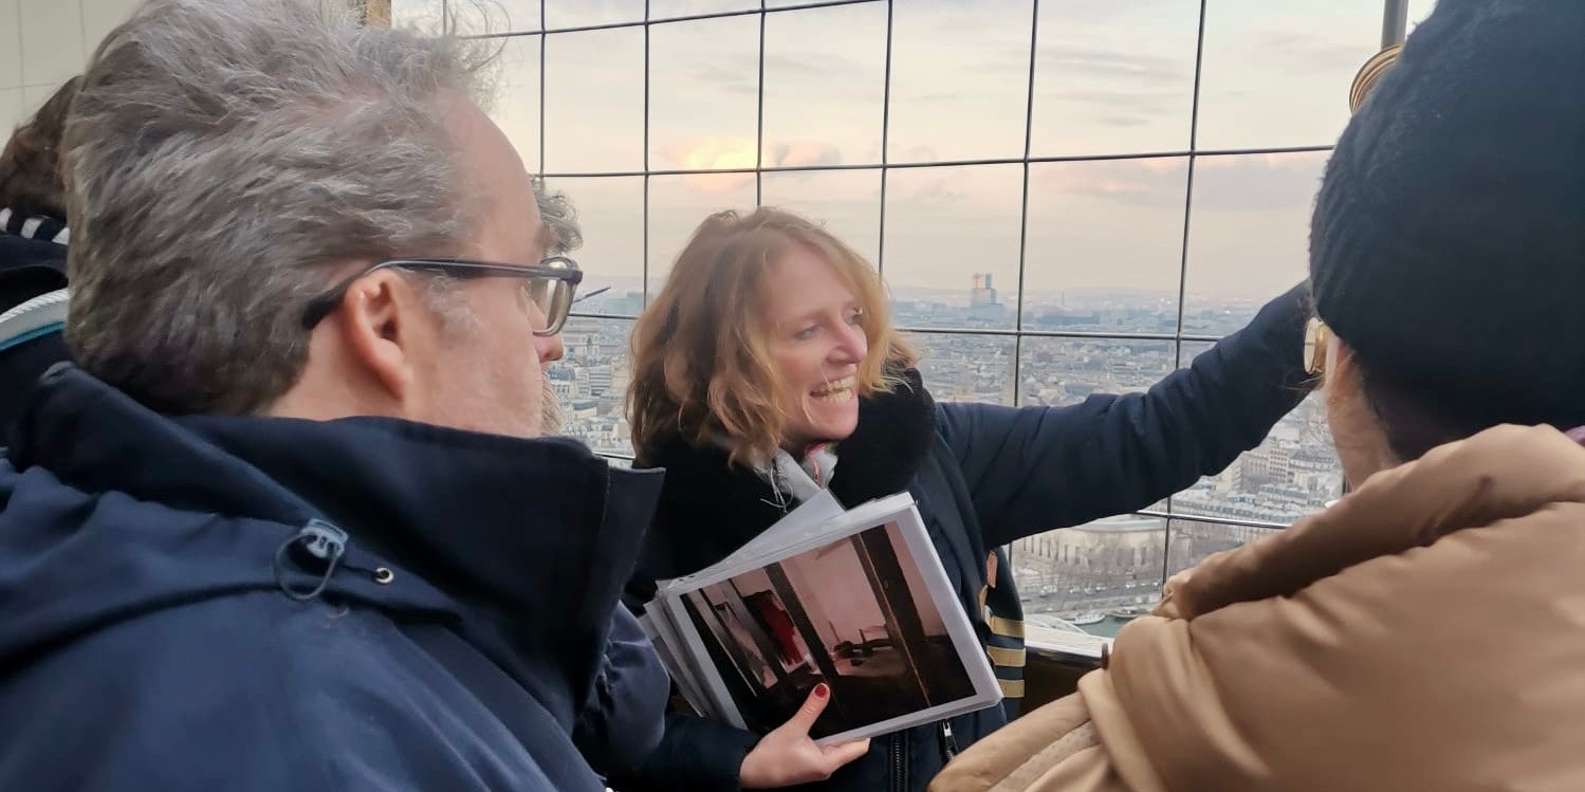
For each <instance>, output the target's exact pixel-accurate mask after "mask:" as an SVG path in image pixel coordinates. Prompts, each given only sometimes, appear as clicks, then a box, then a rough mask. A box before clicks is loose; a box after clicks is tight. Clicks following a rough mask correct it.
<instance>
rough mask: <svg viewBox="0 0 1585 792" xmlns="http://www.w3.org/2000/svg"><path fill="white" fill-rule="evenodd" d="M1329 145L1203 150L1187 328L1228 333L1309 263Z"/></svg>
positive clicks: (1197, 169)
mask: <svg viewBox="0 0 1585 792" xmlns="http://www.w3.org/2000/svg"><path fill="white" fill-rule="evenodd" d="M1328 156H1330V153H1329V152H1325V151H1320V152H1308V153H1300V154H1248V155H1239V156H1218V157H1200V158H1198V159H1197V160H1196V161H1195V163H1194V199H1193V201H1194V202H1193V206H1192V209H1191V217H1190V221H1189V254H1188V264H1187V266H1188V273H1187V280H1186V288H1187V290H1188V293H1187V294H1186V295H1185V296H1184V315H1183V330H1184V332H1186V333H1191V334H1199V333H1204V334H1209V335H1224V334H1226V333H1231V332H1233V331H1234V330H1237V329H1238V328H1240V327H1243V326H1244V325H1245V324H1247V323H1248V322H1249V320H1250V319H1252V318H1254V316H1255V312H1256V311H1258V310H1259V309H1260V307H1261V306H1262V305H1264V304H1265V303H1266V301H1268V300H1270V299H1271V298H1273V297H1276V296H1277V295H1278V294H1281V293H1282V292H1285V291H1287V290H1288V289H1290V288H1292V287H1293V285H1294V284H1296V283H1298V282H1299V281H1301V280H1304V278H1305V277H1306V276H1307V275H1308V274H1309V271H1310V263H1309V262H1310V242H1309V240H1310V213H1311V209H1312V207H1313V206H1314V204H1315V193H1316V191H1317V190H1318V189H1320V186H1321V172H1322V170H1323V169H1324V168H1325V166H1326V158H1327V157H1328Z"/></svg>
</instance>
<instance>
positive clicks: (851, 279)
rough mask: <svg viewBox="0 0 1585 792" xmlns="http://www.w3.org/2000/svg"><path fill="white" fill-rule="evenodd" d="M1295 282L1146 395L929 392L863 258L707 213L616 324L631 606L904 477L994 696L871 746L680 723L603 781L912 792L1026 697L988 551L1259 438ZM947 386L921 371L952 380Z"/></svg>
mask: <svg viewBox="0 0 1585 792" xmlns="http://www.w3.org/2000/svg"><path fill="white" fill-rule="evenodd" d="M724 176H726V174H711V177H712V178H723V177H724ZM682 178H691V177H686V176H685V177H682ZM1301 296H1302V290H1294V291H1293V292H1291V293H1289V294H1288V295H1286V296H1284V297H1282V298H1279V299H1278V300H1276V301H1275V302H1273V303H1272V305H1271V306H1270V307H1268V308H1267V309H1266V310H1264V311H1262V312H1261V314H1260V316H1259V317H1258V318H1257V319H1256V320H1255V322H1254V323H1253V325H1252V326H1251V327H1250V328H1248V329H1246V330H1244V331H1242V332H1240V333H1235V334H1234V335H1232V336H1230V337H1229V338H1228V339H1226V340H1224V341H1222V342H1221V343H1219V344H1217V345H1216V346H1215V347H1214V349H1213V351H1214V354H1212V353H1207V354H1206V355H1202V356H1201V358H1200V359H1197V360H1196V361H1195V363H1194V364H1193V365H1192V366H1191V367H1190V368H1189V369H1187V370H1182V371H1179V372H1177V373H1174V374H1168V375H1166V377H1165V378H1164V379H1163V380H1162V381H1161V382H1158V383H1156V384H1155V385H1154V386H1152V387H1151V388H1150V389H1149V392H1148V393H1143V394H1131V395H1126V396H1109V395H1104V394H1092V395H1090V397H1089V398H1088V399H1087V400H1085V401H1084V402H1083V403H1082V404H1076V405H1067V406H1050V407H1046V406H1027V407H1024V408H1021V409H1019V408H1012V407H1005V406H1002V405H999V404H985V403H970V402H957V403H937V402H936V401H935V400H934V399H933V398H932V395H931V392H930V391H928V390H927V389H926V388H925V382H924V380H923V378H922V377H921V374H920V372H919V370H917V368H916V367H915V366H916V357H917V355H916V354H915V352H914V349H913V348H912V346H911V345H909V344H908V343H906V342H905V341H904V340H903V339H902V338H901V337H900V334H899V333H898V331H896V330H895V329H894V328H893V326H892V323H891V316H890V311H889V308H890V306H889V304H888V300H887V294H886V289H885V287H884V286H883V285H882V283H881V279H880V276H879V274H878V273H877V272H876V270H875V269H874V268H873V267H872V266H870V264H869V262H867V261H866V260H864V258H862V257H861V256H859V255H857V254H856V253H854V252H853V249H852V248H851V247H849V246H848V245H847V244H845V243H844V242H842V241H841V240H839V239H837V238H836V237H834V236H833V235H832V234H831V233H830V232H828V231H826V230H825V229H824V228H822V227H821V226H819V225H817V224H815V223H813V222H811V221H809V220H805V219H803V218H801V217H798V216H797V215H794V214H792V213H790V212H787V211H784V210H780V209H771V208H764V207H762V208H760V209H758V210H755V211H754V212H752V213H748V214H738V213H736V212H720V213H717V214H714V215H711V216H710V217H709V218H707V219H706V220H705V221H704V223H703V224H701V225H700V226H699V227H698V229H697V230H695V231H694V233H693V236H692V238H691V239H690V240H689V241H688V243H687V245H686V246H684V248H683V250H682V253H681V254H680V255H679V256H678V257H677V260H676V264H675V266H674V267H673V268H672V270H671V272H670V274H669V275H668V276H667V278H666V285H665V288H664V289H662V290H661V292H660V294H659V295H658V296H657V297H656V298H655V299H654V300H653V301H652V302H651V303H650V305H649V307H648V308H647V309H646V310H645V311H644V314H643V315H642V316H641V317H640V318H639V320H638V323H637V326H636V328H635V331H634V334H633V356H632V361H633V362H632V365H633V370H634V377H633V382H632V385H631V387H630V389H629V392H628V399H629V401H628V414H629V420H630V422H631V424H632V428H633V441H634V442H633V446H634V452H635V454H636V460H635V464H634V466H635V467H638V468H664V469H665V471H666V478H665V484H664V487H663V489H662V493H661V498H660V505H659V508H658V510H657V512H656V518H655V521H654V523H653V526H652V528H651V530H650V533H649V535H648V536H647V537H646V539H645V546H644V548H643V550H642V552H641V554H640V561H639V565H638V570H637V572H636V573H635V576H634V579H633V581H632V582H631V584H630V585H629V592H630V594H631V595H632V598H631V600H630V604H632V605H635V606H637V605H642V604H643V603H644V602H647V601H648V600H649V599H650V598H651V597H652V596H653V595H654V593H655V590H656V589H655V581H657V580H664V579H669V578H675V577H678V576H681V575H686V574H691V573H694V572H697V571H699V570H700V569H703V568H705V567H708V566H710V565H712V564H715V563H717V562H719V561H720V560H721V559H723V558H725V557H726V556H727V555H729V554H731V553H732V552H734V551H736V550H738V549H739V548H740V547H742V546H743V545H744V544H745V543H746V542H748V541H750V540H752V539H753V538H754V537H755V536H757V535H759V534H760V533H761V532H762V531H764V530H766V529H767V528H768V527H769V526H771V525H772V524H774V523H775V522H776V521H777V520H779V519H781V518H782V517H783V516H785V514H786V512H787V511H788V510H790V509H792V508H793V507H794V506H796V505H797V503H799V502H803V501H808V500H809V499H810V498H813V497H816V496H817V495H818V494H819V493H820V492H821V491H822V490H827V491H829V492H830V494H831V495H832V496H834V497H835V498H836V499H837V500H838V501H839V502H840V503H842V504H844V505H846V506H848V507H854V506H858V505H860V504H862V503H865V502H867V501H871V500H874V499H876V498H880V497H884V496H887V495H892V494H895V493H897V492H900V491H904V490H906V491H908V492H909V493H910V494H911V495H912V496H913V498H914V501H915V502H916V503H917V504H918V505H919V510H920V514H921V516H922V518H923V519H924V521H925V524H926V526H927V527H928V529H929V531H930V535H931V537H932V539H933V540H934V542H935V546H936V551H937V554H938V557H939V558H940V560H941V563H942V565H943V569H944V570H945V571H946V573H947V577H948V579H950V580H952V581H955V588H956V592H955V593H956V594H957V596H958V598H959V602H960V603H961V605H962V607H963V609H964V612H965V613H967V614H969V615H970V618H971V620H973V621H974V623H975V625H976V629H977V631H978V635H979V638H980V640H981V641H982V642H983V643H984V644H985V646H986V651H987V654H988V655H990V657H991V658H992V660H993V661H994V662H995V664H996V673H997V679H998V682H999V683H1000V685H1001V688H1002V691H1003V694H1004V697H1005V701H1006V704H1005V706H1003V707H993V708H991V709H986V710H981V711H980V712H976V713H973V714H970V715H964V716H959V717H954V718H951V719H949V720H944V721H941V722H938V723H932V724H926V725H922V726H916V727H914V728H911V729H908V730H906V731H902V732H898V733H896V734H891V735H886V736H884V737H879V738H876V740H875V743H874V744H873V745H871V746H869V748H868V749H867V750H868V752H867V753H863V752H864V751H865V750H866V749H865V748H864V747H863V746H862V745H861V744H852V745H846V746H841V747H836V746H824V747H822V746H817V745H815V743H814V742H812V741H811V739H810V737H809V734H810V728H811V726H818V725H819V724H818V723H815V722H814V721H815V719H814V718H813V717H810V718H807V719H805V720H799V719H798V718H794V719H792V720H789V721H788V722H787V723H786V724H783V725H782V726H780V727H779V728H776V729H774V730H772V731H770V733H769V734H766V735H765V736H764V737H763V738H761V737H758V736H757V735H754V734H750V733H748V732H745V731H743V730H741V729H735V728H733V727H731V726H727V725H724V724H721V723H715V722H712V721H701V720H700V719H697V718H695V719H689V718H679V719H675V720H674V722H673V723H670V724H668V727H667V733H666V736H665V738H664V739H663V741H662V747H661V748H660V749H657V751H656V752H655V754H654V756H652V757H651V758H650V759H649V760H646V762H645V763H644V766H643V767H640V768H635V769H634V770H633V775H635V776H638V778H631V777H627V774H625V773H622V774H619V777H617V778H616V779H615V781H616V783H614V784H613V785H614V786H615V787H617V788H620V789H625V790H645V789H659V788H665V789H679V788H688V789H722V790H725V789H737V788H756V787H770V786H784V785H792V784H797V783H808V782H814V781H824V780H826V779H827V778H828V777H829V782H828V783H827V784H825V785H824V786H821V787H819V788H820V789H823V790H828V791H829V790H860V789H862V790H872V789H897V790H914V791H915V792H917V791H918V790H922V789H923V788H924V785H925V784H926V783H928V781H929V779H930V778H931V777H932V776H934V775H935V773H936V772H937V771H938V770H939V769H940V768H941V767H942V765H943V764H944V763H945V762H946V761H947V760H948V759H950V758H951V756H952V755H953V754H954V753H956V752H957V751H958V750H959V749H960V748H962V747H964V746H967V745H969V744H970V743H972V742H974V741H976V740H978V739H979V738H980V737H982V736H984V735H987V734H989V733H991V732H992V731H994V730H995V729H997V728H998V727H1000V726H1001V725H1002V724H1003V723H1005V722H1006V719H1007V717H1008V716H1009V715H1010V714H1012V713H1015V712H1016V710H1017V701H1018V700H1019V698H1020V697H1021V696H1022V694H1023V689H1024V683H1023V678H1022V675H1023V666H1024V653H1023V624H1022V621H1021V618H1022V611H1021V610H1020V608H1019V603H1018V590H1017V586H1016V584H1015V582H1014V580H1013V569H1012V565H1011V563H1010V562H1009V560H1008V559H1007V557H1006V554H1005V553H1004V552H1003V551H1002V550H1000V549H999V546H1001V545H1005V544H1007V543H1009V542H1012V541H1014V540H1017V539H1019V538H1021V537H1025V536H1029V535H1031V534H1034V533H1037V532H1039V531H1042V530H1045V529H1048V528H1057V527H1062V526H1071V525H1078V524H1081V523H1084V522H1088V521H1090V520H1093V519H1095V518H1098V517H1105V516H1109V515H1114V514H1120V513H1127V512H1131V511H1137V510H1139V509H1142V508H1144V507H1146V506H1148V505H1150V504H1151V503H1154V502H1156V501H1157V500H1158V499H1160V498H1163V497H1165V496H1167V495H1169V494H1171V493H1172V492H1175V491H1177V490H1180V489H1182V488H1183V487H1186V486H1188V485H1189V484H1191V483H1193V482H1194V480H1196V479H1197V478H1199V477H1200V476H1201V475H1203V474H1205V473H1208V472H1211V471H1214V470H1219V469H1221V468H1222V467H1225V466H1226V465H1227V463H1228V462H1230V461H1232V459H1233V458H1235V457H1236V456H1237V455H1238V454H1239V452H1241V451H1243V450H1245V449H1247V448H1249V447H1250V446H1253V445H1254V444H1255V443H1256V442H1258V441H1259V439H1260V438H1261V437H1262V436H1264V435H1265V433H1266V431H1267V430H1268V429H1269V428H1270V426H1271V424H1272V423H1273V422H1275V421H1276V420H1277V419H1278V418H1280V417H1281V416H1282V415H1283V414H1284V413H1286V412H1287V411H1288V410H1289V409H1290V408H1291V407H1292V406H1293V403H1294V402H1295V401H1296V400H1297V398H1298V396H1299V395H1300V394H1301V393H1302V391H1301V390H1299V389H1296V388H1294V387H1293V386H1294V385H1296V384H1297V383H1298V382H1300V381H1301V380H1302V379H1303V376H1304V375H1303V373H1302V371H1301V370H1300V367H1299V358H1300V356H1299V350H1300V346H1301V340H1302V333H1303V316H1302V312H1301ZM1009 352H1010V351H1009ZM1006 359H1007V357H1005V356H1004V357H1003V360H1006ZM992 365H993V366H994V362H993V363H992ZM951 380H952V378H950V377H944V378H939V379H933V380H932V381H933V383H934V384H935V385H936V386H937V387H938V388H939V389H940V392H941V393H943V394H946V395H953V394H955V393H957V390H956V389H955V388H954V387H952V381H951ZM943 385H944V386H945V387H942V386H943ZM841 695H842V693H841V691H840V689H837V692H836V693H835V696H836V702H835V703H836V706H837V707H838V708H839V709H840V707H841V706H842V702H841V700H840V697H841ZM860 753H862V754H863V755H862V756H860ZM849 762H851V764H848V763H849ZM844 765H845V766H844Z"/></svg>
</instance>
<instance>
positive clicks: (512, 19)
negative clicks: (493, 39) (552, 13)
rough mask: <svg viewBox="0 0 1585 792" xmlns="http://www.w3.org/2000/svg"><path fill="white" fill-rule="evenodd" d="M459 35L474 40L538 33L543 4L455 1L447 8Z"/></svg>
mask: <svg viewBox="0 0 1585 792" xmlns="http://www.w3.org/2000/svg"><path fill="white" fill-rule="evenodd" d="M446 9H447V11H448V12H449V15H450V17H451V24H452V30H453V32H455V33H459V34H462V35H471V36H488V35H500V34H503V33H537V32H539V30H540V25H539V0H460V1H459V0H451V2H450V4H449V5H447V6H446Z"/></svg>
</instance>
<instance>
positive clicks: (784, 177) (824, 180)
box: [760, 170, 881, 264]
mask: <svg viewBox="0 0 1585 792" xmlns="http://www.w3.org/2000/svg"><path fill="white" fill-rule="evenodd" d="M760 203H762V204H764V205H765V206H776V207H780V208H782V209H788V210H791V211H794V212H797V213H798V214H801V215H803V216H804V217H807V218H809V219H810V220H814V221H816V222H818V223H820V224H822V225H824V226H825V227H826V229H827V230H829V231H830V232H831V233H833V234H835V235H836V236H837V237H838V238H839V239H841V240H842V241H843V242H846V243H847V244H848V245H849V246H850V247H852V248H853V249H854V250H857V251H858V252H859V254H860V255H862V256H864V257H865V258H866V259H868V260H869V261H870V263H871V264H874V262H875V257H876V255H877V253H878V252H879V248H880V236H881V229H880V220H881V172H880V171H879V170H843V171H783V172H779V173H767V174H764V175H763V176H761V177H760Z"/></svg>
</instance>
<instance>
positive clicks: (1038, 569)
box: [1012, 515, 1167, 642]
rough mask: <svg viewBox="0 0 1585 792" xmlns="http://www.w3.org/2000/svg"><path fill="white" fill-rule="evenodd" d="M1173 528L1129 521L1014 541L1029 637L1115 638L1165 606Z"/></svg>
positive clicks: (1157, 521) (1150, 520)
mask: <svg viewBox="0 0 1585 792" xmlns="http://www.w3.org/2000/svg"><path fill="white" fill-rule="evenodd" d="M1166 538H1167V525H1166V521H1165V520H1163V519H1162V518H1160V517H1144V516H1140V515H1122V516H1118V517H1108V518H1106V519H1103V520H1096V521H1095V522H1092V523H1088V524H1086V525H1080V526H1077V527H1073V528H1063V529H1061V530H1057V531H1048V532H1046V533H1041V534H1035V535H1034V536H1029V537H1025V538H1023V539H1019V540H1018V541H1016V542H1013V545H1012V564H1013V579H1014V580H1015V581H1017V583H1018V594H1019V598H1020V599H1021V600H1022V601H1023V604H1024V622H1025V625H1026V627H1027V628H1028V629H1029V637H1030V638H1031V639H1032V640H1034V641H1036V642H1038V641H1039V638H1040V634H1041V633H1042V632H1046V631H1072V630H1073V629H1074V628H1075V627H1077V628H1078V629H1081V630H1083V631H1085V632H1088V633H1090V634H1092V635H1104V636H1107V637H1111V636H1114V635H1116V634H1117V631H1118V630H1119V629H1121V628H1122V626H1123V625H1124V624H1127V623H1128V620H1129V619H1132V618H1133V617H1135V616H1138V615H1141V614H1143V613H1146V612H1148V611H1149V610H1150V608H1152V607H1154V605H1155V603H1156V602H1157V601H1158V600H1160V599H1161V581H1162V577H1161V573H1162V569H1163V568H1164V566H1165V565H1164V563H1163V558H1162V556H1163V553H1164V552H1165V551H1166Z"/></svg>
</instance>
